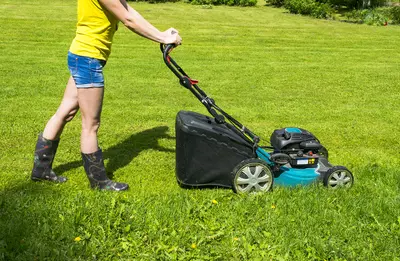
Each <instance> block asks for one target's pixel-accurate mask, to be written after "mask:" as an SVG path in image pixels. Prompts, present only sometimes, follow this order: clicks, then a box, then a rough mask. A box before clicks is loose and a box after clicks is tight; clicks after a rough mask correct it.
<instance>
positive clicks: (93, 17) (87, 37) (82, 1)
mask: <svg viewBox="0 0 400 261" xmlns="http://www.w3.org/2000/svg"><path fill="white" fill-rule="evenodd" d="M76 26H77V29H76V36H75V39H74V40H73V41H72V44H71V47H70V49H69V51H70V52H71V53H73V54H76V55H81V56H87V57H91V58H96V59H100V60H105V61H107V59H108V56H109V55H110V52H111V44H112V39H113V36H114V33H115V31H116V30H117V29H118V20H117V18H115V17H114V16H113V15H112V14H111V13H110V12H108V11H107V10H106V9H105V8H103V7H102V6H101V5H100V4H99V2H98V0H78V23H77V25H76Z"/></svg>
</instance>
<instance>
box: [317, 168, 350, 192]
mask: <svg viewBox="0 0 400 261" xmlns="http://www.w3.org/2000/svg"><path fill="white" fill-rule="evenodd" d="M353 183H354V176H353V174H352V173H351V172H350V170H348V169H347V168H346V167H344V166H334V167H332V168H330V169H329V170H328V171H327V172H326V173H325V176H324V186H326V187H328V188H329V189H338V188H351V187H352V186H353Z"/></svg>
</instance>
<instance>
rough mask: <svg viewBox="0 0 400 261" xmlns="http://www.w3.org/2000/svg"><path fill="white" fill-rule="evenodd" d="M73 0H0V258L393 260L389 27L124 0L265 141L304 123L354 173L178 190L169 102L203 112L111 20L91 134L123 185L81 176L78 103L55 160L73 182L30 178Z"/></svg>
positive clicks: (395, 163)
mask: <svg viewBox="0 0 400 261" xmlns="http://www.w3.org/2000/svg"><path fill="white" fill-rule="evenodd" d="M75 2H76V1H61V0H54V1H44V0H37V1H22V0H20V1H10V0H0V31H1V32H2V36H1V38H0V76H1V77H0V104H1V108H2V109H1V110H0V119H1V120H0V137H1V139H0V146H1V147H0V149H1V152H0V164H1V170H0V260H89V259H90V260H118V259H121V260H269V259H271V260H400V255H399V252H398V249H399V245H400V239H399V238H400V185H399V184H400V173H399V170H398V167H399V165H400V145H399V140H400V135H399V129H400V117H399V100H400V94H399V91H398V90H399V88H400V84H399V83H400V81H399V76H400V75H399V70H400V65H399V59H400V54H399V50H400V49H399V43H400V27H390V26H389V27H371V26H365V25H355V24H346V23H341V22H336V21H325V20H316V19H311V18H307V17H301V16H295V15H290V14H287V13H285V12H284V11H283V10H282V9H274V8H269V7H265V6H262V5H259V6H257V7H254V8H236V7H222V6H220V7H213V8H212V9H204V8H202V7H201V6H192V5H187V4H184V3H176V4H157V5H152V4H146V3H133V5H134V7H136V8H137V10H138V11H139V12H141V13H142V14H143V15H144V16H145V17H146V18H148V20H149V21H151V22H152V23H154V25H156V26H157V27H159V28H160V29H167V28H168V27H170V26H173V27H176V28H178V29H179V30H180V32H181V35H182V36H183V39H184V40H183V45H182V46H181V47H179V48H177V49H176V50H175V51H174V53H173V57H174V58H175V59H176V60H177V61H178V62H179V64H180V65H181V66H182V67H183V68H184V69H185V71H187V72H188V73H189V75H191V76H192V77H193V78H195V79H199V80H200V84H199V85H200V86H201V87H202V88H203V89H204V90H205V91H206V92H207V93H209V94H210V95H211V96H212V97H213V98H214V99H215V100H216V101H217V104H218V105H219V106H220V107H222V108H223V109H225V110H226V111H228V112H229V113H230V114H232V115H233V116H235V117H236V118H237V119H239V120H240V121H241V122H243V123H245V125H246V126H248V127H249V128H250V129H252V130H253V131H254V132H255V133H257V134H258V135H260V136H261V137H262V138H263V141H264V144H265V143H266V142H267V141H268V138H269V135H270V133H271V132H272V131H273V130H274V129H276V128H281V127H285V126H298V127H302V128H305V129H308V130H310V131H312V132H313V133H314V134H315V135H316V136H317V137H318V138H319V139H320V140H321V142H322V143H323V144H324V146H325V147H327V148H328V150H329V152H330V160H331V162H332V163H334V164H338V165H345V166H347V167H348V168H350V169H351V170H352V171H353V173H354V175H355V186H354V187H353V188H352V189H351V190H349V191H328V190H326V189H324V188H323V187H322V186H320V185H315V186H311V187H306V188H293V189H287V188H279V187H277V188H275V189H274V191H273V192H272V193H267V194H252V195H246V196H239V195H236V194H234V193H233V192H232V191H230V190H224V189H207V190H185V189H181V188H179V186H178V185H177V184H176V180H175V174H174V171H175V154H174V150H175V141H174V132H175V130H174V120H175V115H176V113H177V112H178V111H179V110H181V109H185V110H194V111H198V112H201V113H206V111H205V109H204V108H203V107H202V105H201V104H200V103H199V102H198V101H197V100H196V99H195V98H194V97H192V95H191V94H190V93H189V92H188V91H187V90H185V89H184V88H181V87H180V86H179V85H178V82H177V80H176V78H175V77H174V76H173V75H172V73H171V72H170V71H168V69H167V68H166V66H165V65H164V64H163V62H162V59H161V53H160V52H159V49H158V45H157V44H155V43H150V42H148V41H146V40H144V39H141V38H139V37H137V36H135V35H133V34H132V33H130V32H129V31H128V30H126V29H125V28H122V26H121V27H120V30H119V31H118V33H117V34H116V37H115V43H114V46H113V53H112V56H111V58H110V60H109V62H108V64H107V66H106V69H105V75H106V85H107V86H106V94H105V103H104V110H103V118H102V127H101V130H100V133H99V138H100V144H101V147H102V148H103V150H104V151H105V157H106V165H107V169H108V170H109V171H110V172H113V174H114V179H115V180H118V181H121V182H127V183H129V184H130V186H131V189H130V191H128V192H126V193H108V192H100V191H92V190H90V189H89V185H88V181H87V180H86V177H85V174H84V171H83V168H82V166H81V163H80V161H81V159H80V153H79V134H80V122H79V115H78V116H77V119H75V120H74V121H72V122H71V123H70V124H69V125H68V126H67V128H66V129H65V132H64V134H63V136H62V141H61V144H60V147H59V152H58V154H57V157H56V160H55V163H54V166H55V170H56V171H57V172H58V174H62V175H64V176H67V177H68V178H69V181H68V182H67V183H66V184H63V185H53V184H48V183H39V184H37V183H33V182H31V181H30V180H29V176H30V171H31V167H32V164H33V148H34V145H35V142H36V135H37V133H39V132H40V131H41V130H42V129H43V127H44V125H45V123H46V121H47V119H48V118H49V117H50V116H51V115H52V114H53V113H54V112H55V110H56V108H57V106H58V104H59V102H60V99H61V97H62V94H63V89H64V86H65V84H66V81H67V78H68V71H67V68H66V53H67V50H68V47H69V44H70V42H71V40H72V38H73V36H74V32H75V28H74V26H75V23H76V21H75V19H76V13H75V12H76V6H75ZM213 200H215V201H214V203H213ZM215 203H216V204H215ZM78 237H79V238H80V240H78Z"/></svg>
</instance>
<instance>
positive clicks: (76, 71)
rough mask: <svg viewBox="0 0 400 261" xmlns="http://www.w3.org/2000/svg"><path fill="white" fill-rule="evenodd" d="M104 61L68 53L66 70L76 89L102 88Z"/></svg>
mask: <svg viewBox="0 0 400 261" xmlns="http://www.w3.org/2000/svg"><path fill="white" fill-rule="evenodd" d="M105 65H106V61H104V60H99V59H96V58H90V57H86V56H80V55H76V54H73V53H71V52H68V69H69V72H70V73H71V76H72V78H73V79H74V81H75V84H76V87H77V88H102V87H104V76H103V67H104V66H105Z"/></svg>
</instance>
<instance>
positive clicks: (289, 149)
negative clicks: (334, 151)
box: [270, 128, 328, 168]
mask: <svg viewBox="0 0 400 261" xmlns="http://www.w3.org/2000/svg"><path fill="white" fill-rule="evenodd" d="M270 141H271V145H272V147H273V148H274V153H273V157H272V159H273V160H274V161H278V162H279V159H280V160H281V161H282V160H284V161H283V162H287V163H290V165H291V166H292V167H294V168H299V167H300V168H302V167H303V168H304V167H307V168H312V167H315V166H317V165H318V161H319V158H320V157H325V158H327V154H328V152H327V150H326V149H325V148H324V147H323V146H322V145H321V143H320V142H319V140H318V139H317V138H316V137H315V136H314V135H313V134H312V133H311V132H309V131H307V130H304V129H301V128H283V129H278V130H275V131H274V132H273V133H272V135H271V140H270ZM274 155H275V157H274Z"/></svg>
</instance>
